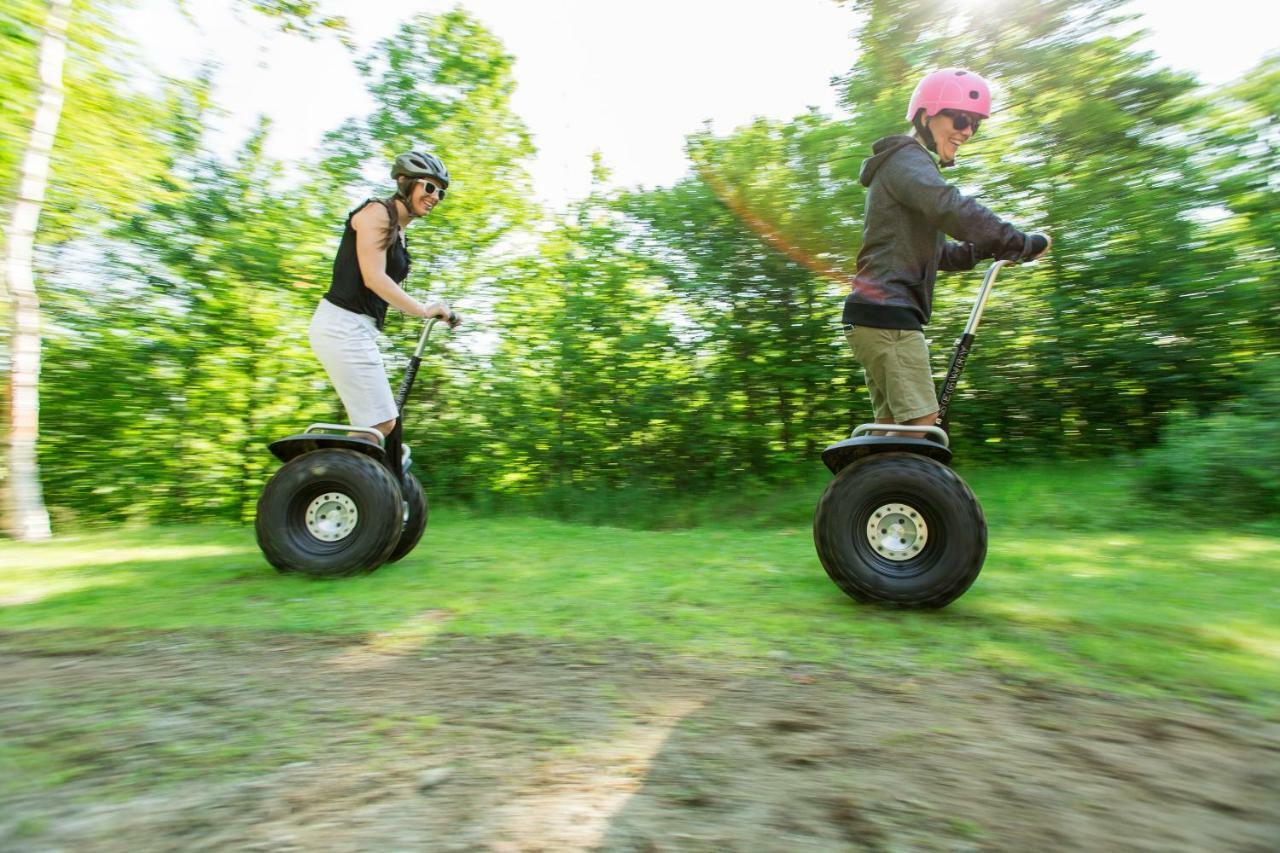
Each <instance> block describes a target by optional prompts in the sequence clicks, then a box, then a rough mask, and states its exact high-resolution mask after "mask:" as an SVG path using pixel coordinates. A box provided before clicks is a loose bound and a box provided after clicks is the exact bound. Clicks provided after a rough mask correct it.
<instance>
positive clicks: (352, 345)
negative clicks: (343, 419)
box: [311, 299, 397, 427]
mask: <svg viewBox="0 0 1280 853" xmlns="http://www.w3.org/2000/svg"><path fill="white" fill-rule="evenodd" d="M311 351H312V352H314V353H315V354H316V358H318V359H320V363H321V364H323V365H324V370H325V373H328V374H329V380H330V381H331V382H333V387H334V388H336V389H337V391H338V396H339V397H341V398H342V405H343V406H345V407H346V410H347V417H348V418H350V419H351V425H352V426H362V427H371V426H374V425H375V424H380V423H383V422H385V421H389V420H392V419H394V418H395V417H396V416H397V412H396V401H395V399H394V398H393V397H392V396H391V384H390V383H389V382H388V381H387V369H386V367H385V366H384V365H383V363H382V353H381V352H380V351H379V350H378V327H377V325H376V324H375V323H374V322H373V318H372V317H369V316H367V315H365V314H357V313H355V312H354V311H348V310H347V309H345V308H339V307H338V306H337V305H334V304H333V303H332V302H330V301H329V300H327V299H321V300H320V305H319V306H318V307H317V308H316V313H315V314H314V315H312V317H311Z"/></svg>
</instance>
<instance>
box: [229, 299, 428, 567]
mask: <svg viewBox="0 0 1280 853" xmlns="http://www.w3.org/2000/svg"><path fill="white" fill-rule="evenodd" d="M452 319H453V318H452V317H451V318H450V320H452ZM437 322H439V320H438V318H433V319H431V320H428V321H427V322H426V323H425V324H424V326H423V329H422V334H421V335H420V336H419V337H418V347H417V349H416V350H414V353H413V357H412V358H411V359H409V366H408V368H407V369H406V371H405V375H404V380H403V381H402V382H401V383H400V390H399V392H398V393H397V394H396V410H397V412H399V418H398V420H397V423H396V431H397V432H396V433H393V435H392V436H391V437H390V438H387V439H384V437H383V435H382V433H380V432H379V431H378V430H376V429H372V428H370V427H356V426H349V425H346V424H312V425H311V426H309V427H307V428H306V429H305V430H303V431H302V432H301V433H298V434H297V435H291V436H289V437H287V438H282V439H280V440H278V441H273V442H272V443H271V445H270V448H271V452H272V453H274V454H275V455H276V457H277V458H279V459H280V461H281V462H283V463H285V464H284V465H283V467H281V468H280V470H279V471H277V472H276V473H275V476H273V477H272V478H271V479H270V480H269V481H268V482H267V485H266V487H265V488H264V489H263V490H262V496H261V497H260V498H258V515H257V519H256V521H255V523H254V528H255V529H256V531H257V535H258V547H259V548H261V549H262V553H263V555H264V556H265V557H266V558H267V562H269V563H271V565H273V566H275V567H276V568H277V569H278V570H279V571H281V572H296V573H299V574H304V575H310V576H312V577H325V578H331V577H344V576H347V575H354V574H361V573H364V572H371V571H373V570H374V569H376V568H378V567H379V566H381V565H382V564H383V563H390V562H394V561H396V560H399V559H400V558H401V557H403V556H405V555H406V554H408V553H409V552H410V551H411V550H413V547H414V546H415V545H417V544H418V540H420V539H421V538H422V534H423V531H425V530H426V527H427V496H426V493H425V492H424V491H423V489H422V483H420V482H419V481H418V478H417V477H415V476H414V475H413V474H412V473H411V472H410V470H409V467H410V464H411V454H410V452H409V448H408V446H401V445H400V442H399V441H398V438H399V430H401V429H402V425H403V422H404V409H405V402H406V401H407V400H408V398H409V390H410V389H411V388H412V387H413V381H414V379H415V378H416V377H417V375H418V367H419V366H420V365H421V364H422V353H423V351H424V350H425V349H426V346H427V340H428V338H430V337H431V329H432V328H433V327H434V326H435V324H436V323H437ZM351 433H358V434H360V435H358V436H355V435H351ZM366 436H367V437H366ZM396 447H400V448H401V449H400V450H399V451H397V450H395V448H396ZM388 450H390V452H391V454H393V455H395V456H397V457H399V458H398V459H396V460H395V463H396V464H395V465H392V464H391V463H392V460H391V459H389V458H388V456H389V453H388Z"/></svg>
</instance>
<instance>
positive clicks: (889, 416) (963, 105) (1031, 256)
mask: <svg viewBox="0 0 1280 853" xmlns="http://www.w3.org/2000/svg"><path fill="white" fill-rule="evenodd" d="M990 114H991V90H990V87H988V86H987V82H986V81H985V80H983V79H982V78H981V77H979V76H978V75H977V74H974V73H973V72H972V71H965V70H963V69H959V68H947V69H943V70H941V71H935V72H933V73H932V74H929V75H927V76H925V78H924V79H923V80H921V81H920V83H919V85H917V86H916V89H915V92H914V93H913V94H912V96H911V104H910V106H909V107H908V109H907V121H909V122H911V125H912V129H913V131H914V132H913V133H912V134H911V135H905V134H904V135H900V136H887V137H885V138H883V139H880V140H878V141H877V142H876V143H875V144H874V145H872V146H871V151H872V156H871V157H870V158H868V159H867V160H864V161H863V163H862V170H861V172H860V174H859V181H860V182H861V183H862V185H863V186H865V187H866V188H867V198H866V216H865V219H864V221H863V226H862V249H861V250H860V251H859V252H858V271H857V274H856V275H855V277H854V281H853V287H852V291H851V292H850V294H849V296H848V297H847V298H846V299H845V303H844V314H843V318H842V321H843V324H844V330H845V338H846V339H847V340H848V342H849V346H850V348H851V349H852V350H853V355H854V358H856V359H857V360H858V362H859V363H860V364H861V365H862V367H863V368H864V370H865V371H866V381H867V389H868V391H869V392H870V394H871V404H872V407H873V408H874V410H875V419H876V422H877V423H886V424H894V423H896V424H926V425H933V424H935V423H936V422H937V416H938V400H937V396H936V394H935V391H934V387H933V374H932V371H931V370H930V367H929V348H928V345H927V343H926V342H925V337H924V327H925V325H927V324H928V322H929V318H930V316H931V315H932V313H933V285H934V280H935V278H936V277H937V274H938V271H939V270H969V269H973V267H974V266H975V265H976V264H977V263H978V262H979V261H981V260H983V259H985V258H1000V259H1006V260H1011V261H1032V260H1035V259H1036V258H1038V257H1040V256H1041V255H1043V254H1044V253H1045V252H1047V251H1048V250H1049V245H1050V242H1051V241H1050V240H1049V237H1048V236H1047V235H1043V234H1026V233H1023V232H1022V231H1019V230H1018V229H1016V228H1014V227H1013V226H1012V225H1010V224H1009V223H1007V222H1004V221H1002V220H1000V219H999V218H998V217H997V216H996V215H995V214H994V213H992V212H991V211H990V210H988V209H987V208H985V207H983V206H982V205H981V204H979V203H978V202H976V201H974V200H973V199H971V198H968V197H966V196H964V195H963V194H961V192H960V191H959V190H957V189H956V188H955V187H953V186H952V185H950V184H948V183H947V181H946V180H945V179H944V178H943V177H942V172H941V169H940V167H947V166H952V165H954V164H955V157H956V152H957V151H958V150H959V148H960V146H962V145H964V144H965V143H966V142H968V141H969V140H970V139H971V138H972V137H973V135H974V134H975V133H977V131H978V127H979V125H980V124H981V123H982V121H983V119H985V118H987V117H988V116H989V115H990ZM935 157H936V160H935ZM948 236H950V237H953V238H955V239H954V240H948V239H947V237H948Z"/></svg>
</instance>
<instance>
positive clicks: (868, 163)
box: [858, 135, 919, 187]
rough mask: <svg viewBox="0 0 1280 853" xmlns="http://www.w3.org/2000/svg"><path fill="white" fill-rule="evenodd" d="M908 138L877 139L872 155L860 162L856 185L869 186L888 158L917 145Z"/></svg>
mask: <svg viewBox="0 0 1280 853" xmlns="http://www.w3.org/2000/svg"><path fill="white" fill-rule="evenodd" d="M918 144H919V143H918V142H916V141H915V139H913V138H912V137H910V136H905V135H900V136H886V137H884V138H883V139H877V140H876V143H875V144H874V145H872V146H871V151H872V155H871V156H870V157H868V158H867V159H866V160H863V161H862V170H861V171H860V172H858V183H860V184H862V185H863V186H864V187H869V186H871V179H872V178H874V177H875V176H876V172H878V171H880V167H881V166H883V165H884V164H885V163H887V162H888V161H889V158H890V157H892V156H893V155H894V154H897V153H898V152H899V151H901V150H902V149H903V148H906V147H907V146H908V145H918Z"/></svg>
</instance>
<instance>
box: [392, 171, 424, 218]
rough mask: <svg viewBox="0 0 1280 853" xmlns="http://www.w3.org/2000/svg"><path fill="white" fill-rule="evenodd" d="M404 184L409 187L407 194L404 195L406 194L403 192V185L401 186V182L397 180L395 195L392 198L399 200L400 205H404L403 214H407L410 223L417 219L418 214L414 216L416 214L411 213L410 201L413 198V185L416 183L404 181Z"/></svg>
mask: <svg viewBox="0 0 1280 853" xmlns="http://www.w3.org/2000/svg"><path fill="white" fill-rule="evenodd" d="M405 183H406V184H408V186H409V192H408V193H406V192H405V191H404V189H403V186H404V185H403V184H401V182H400V181H399V180H397V181H396V194H395V195H394V196H392V198H397V199H399V200H400V203H401V204H403V205H404V212H405V213H407V214H409V219H410V221H412V220H414V219H417V218H418V214H416V213H414V212H413V200H412V198H413V186H414V184H415V183H417V182H416V181H406V182H405Z"/></svg>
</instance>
